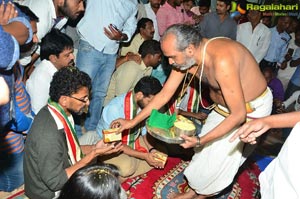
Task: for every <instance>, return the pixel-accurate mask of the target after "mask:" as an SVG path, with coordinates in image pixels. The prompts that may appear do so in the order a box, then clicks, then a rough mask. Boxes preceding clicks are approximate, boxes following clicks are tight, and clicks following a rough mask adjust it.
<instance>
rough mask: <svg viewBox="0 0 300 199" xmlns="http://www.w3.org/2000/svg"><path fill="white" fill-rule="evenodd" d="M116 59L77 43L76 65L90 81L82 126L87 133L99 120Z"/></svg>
mask: <svg viewBox="0 0 300 199" xmlns="http://www.w3.org/2000/svg"><path fill="white" fill-rule="evenodd" d="M116 58H117V55H116V54H105V53H103V52H100V51H98V50H96V49H95V48H94V47H92V46H91V45H90V44H89V43H88V42H86V41H84V40H82V39H81V40H80V41H79V47H78V53H77V60H76V65H77V67H78V68H79V69H80V70H81V71H83V72H86V73H87V74H88V75H89V76H90V77H91V79H92V98H91V101H90V106H89V113H88V115H87V118H86V121H85V124H84V127H85V129H86V130H87V131H93V130H96V127H97V124H98V122H99V120H100V117H101V113H102V105H103V102H104V99H105V96H106V93H107V89H108V85H109V82H110V78H111V76H112V73H113V72H114V70H115V65H116Z"/></svg>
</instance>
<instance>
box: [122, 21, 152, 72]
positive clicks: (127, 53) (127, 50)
mask: <svg viewBox="0 0 300 199" xmlns="http://www.w3.org/2000/svg"><path fill="white" fill-rule="evenodd" d="M136 32H137V33H136V34H135V35H134V37H133V38H132V40H131V41H130V42H128V43H121V47H120V56H119V57H118V58H117V62H116V68H118V67H119V66H120V65H122V64H124V63H125V62H128V61H135V62H137V63H140V62H141V57H140V56H139V54H138V51H139V48H140V46H141V45H142V43H143V42H144V41H146V40H151V39H153V36H154V32H155V31H154V26H153V21H152V20H151V19H148V18H141V19H140V20H139V21H138V23H137V27H136Z"/></svg>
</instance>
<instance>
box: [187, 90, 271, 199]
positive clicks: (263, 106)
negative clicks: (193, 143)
mask: <svg viewBox="0 0 300 199" xmlns="http://www.w3.org/2000/svg"><path fill="white" fill-rule="evenodd" d="M250 103H251V106H252V108H253V110H254V111H253V112H251V113H249V114H247V117H248V118H251V119H253V118H260V117H264V116H267V115H270V113H271V110H272V103H273V96H272V93H271V91H270V89H268V88H267V90H266V92H264V94H263V95H261V96H260V97H258V98H257V99H255V100H253V101H251V102H250ZM219 108H221V109H222V110H224V111H227V112H228V110H227V109H226V108H225V107H222V106H219ZM224 119H225V116H223V115H221V114H220V113H217V112H216V111H215V110H213V111H212V112H211V113H210V114H209V116H208V118H207V120H206V123H205V124H204V125H203V128H202V131H201V134H200V135H205V134H207V133H208V132H210V131H211V130H212V129H213V128H215V127H216V126H217V125H219V124H220V123H221V122H222V121H223V120H224ZM237 129H238V128H236V129H234V130H232V131H231V132H228V133H227V134H226V135H224V136H223V137H220V138H218V139H216V140H214V141H212V142H210V143H207V144H205V145H204V146H202V147H200V148H195V155H194V156H193V158H192V160H191V162H190V164H189V166H188V167H187V168H186V169H185V171H184V175H185V176H186V178H187V180H188V183H189V186H190V187H191V188H192V189H193V190H194V191H196V193H198V194H202V195H215V194H218V193H219V192H220V191H222V190H223V189H225V188H226V187H227V186H229V185H230V184H231V183H232V181H233V179H234V177H235V175H236V173H237V171H238V169H239V167H240V165H241V164H242V162H243V160H245V158H244V157H243V149H244V143H243V142H241V141H240V140H239V139H236V140H235V141H234V142H229V139H230V138H231V136H232V135H233V133H235V132H236V130H237Z"/></svg>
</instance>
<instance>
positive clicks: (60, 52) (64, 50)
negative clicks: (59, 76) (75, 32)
mask: <svg viewBox="0 0 300 199" xmlns="http://www.w3.org/2000/svg"><path fill="white" fill-rule="evenodd" d="M73 50H74V44H73V40H72V39H71V38H70V37H69V36H68V35H66V34H65V33H62V32H60V31H59V30H58V29H56V28H53V29H52V30H51V31H50V32H48V33H47V34H46V35H45V37H44V38H43V39H42V42H41V54H40V55H41V60H43V59H46V60H49V61H50V62H51V63H52V64H53V65H54V66H55V67H56V68H58V69H60V68H62V67H65V66H69V65H72V64H73V63H74V55H73Z"/></svg>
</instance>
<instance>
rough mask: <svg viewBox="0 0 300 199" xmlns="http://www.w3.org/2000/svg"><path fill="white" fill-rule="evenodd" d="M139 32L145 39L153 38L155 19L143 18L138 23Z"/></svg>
mask: <svg viewBox="0 0 300 199" xmlns="http://www.w3.org/2000/svg"><path fill="white" fill-rule="evenodd" d="M136 29H137V32H138V33H140V34H141V36H142V37H143V38H144V39H145V40H149V39H153V35H154V31H155V30H154V26H153V21H152V20H151V19H149V18H141V19H140V20H139V21H138V23H137V28H136Z"/></svg>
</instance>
